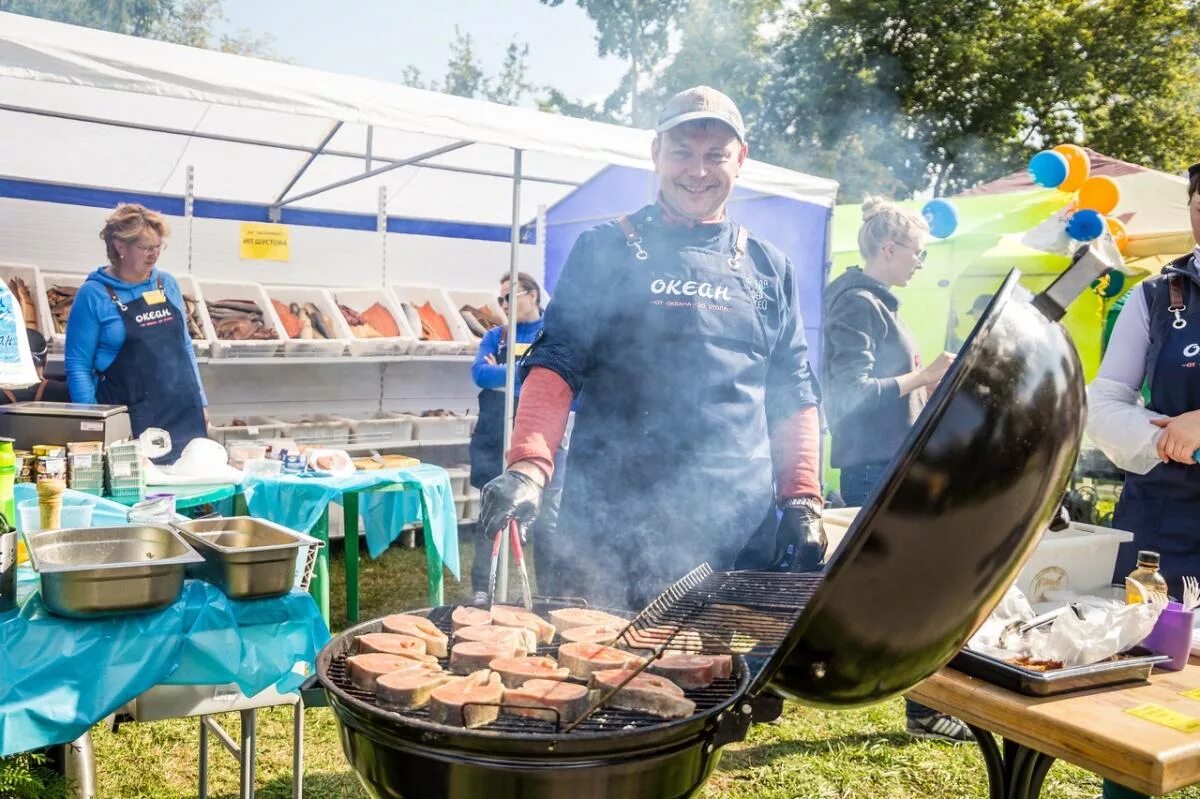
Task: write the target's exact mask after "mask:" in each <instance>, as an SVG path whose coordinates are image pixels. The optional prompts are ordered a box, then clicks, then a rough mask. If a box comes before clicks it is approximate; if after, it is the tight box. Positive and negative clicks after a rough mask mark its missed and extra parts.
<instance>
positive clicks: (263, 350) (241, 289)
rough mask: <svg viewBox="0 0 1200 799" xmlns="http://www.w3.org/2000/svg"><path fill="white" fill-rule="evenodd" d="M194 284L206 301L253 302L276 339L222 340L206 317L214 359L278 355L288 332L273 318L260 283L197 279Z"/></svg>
mask: <svg viewBox="0 0 1200 799" xmlns="http://www.w3.org/2000/svg"><path fill="white" fill-rule="evenodd" d="M196 285H197V286H199V288H200V292H201V293H202V294H203V295H204V299H205V301H206V302H219V301H221V300H249V301H251V302H253V303H255V304H256V305H258V307H259V308H260V309H261V310H262V313H263V321H264V322H265V323H266V324H267V326H268V327H273V328H274V329H275V335H276V338H274V339H251V340H249V341H234V340H231V339H223V338H220V337H219V336H218V335H217V332H216V323H215V322H213V321H212V314H209V324H210V325H212V330H213V342H212V354H213V357H214V358H265V357H270V356H272V355H275V354H276V353H277V352H279V349H280V348H281V347H282V346H283V345H284V342H285V341H287V332H286V331H285V330H284V329H283V324H282V323H281V322H280V321H279V317H278V316H276V315H275V308H274V307H273V306H272V305H271V299H270V297H268V296H267V292H266V291H264V290H263V287H262V286H260V285H259V284H257V283H238V282H235V281H227V280H197V281H196Z"/></svg>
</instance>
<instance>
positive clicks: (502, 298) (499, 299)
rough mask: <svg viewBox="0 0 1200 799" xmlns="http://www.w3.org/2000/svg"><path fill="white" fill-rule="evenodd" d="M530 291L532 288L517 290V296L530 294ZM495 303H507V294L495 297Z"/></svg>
mask: <svg viewBox="0 0 1200 799" xmlns="http://www.w3.org/2000/svg"><path fill="white" fill-rule="evenodd" d="M530 293H532V290H531V289H526V290H525V291H518V292H517V296H518V297H524V296H525V295H526V294H530ZM496 304H497V305H508V295H507V294H501V295H500V296H499V297H497V298H496Z"/></svg>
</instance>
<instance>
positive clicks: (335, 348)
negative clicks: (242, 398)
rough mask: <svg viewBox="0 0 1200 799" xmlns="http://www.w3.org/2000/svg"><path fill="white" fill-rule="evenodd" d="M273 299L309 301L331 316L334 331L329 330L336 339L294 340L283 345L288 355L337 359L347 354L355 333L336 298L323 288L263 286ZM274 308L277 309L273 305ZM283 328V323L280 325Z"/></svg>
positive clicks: (288, 301) (293, 301)
mask: <svg viewBox="0 0 1200 799" xmlns="http://www.w3.org/2000/svg"><path fill="white" fill-rule="evenodd" d="M263 288H264V289H265V290H266V292H267V296H269V297H270V298H271V299H272V300H278V301H279V302H281V303H283V304H284V305H291V304H292V303H297V304H299V305H304V303H306V302H310V303H312V304H313V305H315V306H316V307H317V310H318V311H320V312H321V313H322V314H324V315H325V316H327V317H329V320H330V322H331V323H332V325H333V328H332V329H331V330H330V331H329V332H331V333H332V334H333V338H328V339H324V338H291V337H289V338H288V339H287V340H286V341H285V342H284V344H283V351H284V352H285V353H287V354H289V355H306V356H325V357H331V358H332V357H337V356H339V355H341V354H342V353H344V352H345V351H346V347H348V346H349V344H350V341H351V339H353V338H354V334H353V333H351V332H350V326H349V325H347V324H346V318H345V317H344V316H342V312H341V311H340V310H339V309H338V307H337V303H335V302H334V301H333V295H332V294H330V293H329V292H328V291H326V290H325V289H323V288H318V287H316V286H263ZM272 307H274V306H272ZM281 326H282V323H281Z"/></svg>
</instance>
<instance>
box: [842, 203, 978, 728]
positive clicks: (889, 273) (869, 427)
mask: <svg viewBox="0 0 1200 799" xmlns="http://www.w3.org/2000/svg"><path fill="white" fill-rule="evenodd" d="M862 215H863V222H862V227H861V228H859V231H858V250H859V253H861V255H862V257H863V266H862V268H861V269H860V268H858V267H856V266H852V267H850V268H849V269H847V270H846V272H845V274H843V275H841V276H840V277H838V278H837V279H836V280H834V281H833V282H832V283H830V284H829V286H828V287H826V289H825V327H824V331H823V340H824V345H825V347H824V350H823V353H822V369H821V371H822V376H821V386H822V388H823V390H824V391H823V393H824V395H825V413H826V415H827V417H828V421H829V427H830V432H831V433H832V435H833V446H832V453H831V455H832V457H831V463H832V465H833V466H834V467H835V468H838V469H841V494H842V499H843V500H844V501H845V502H846V504H847V505H849V506H852V507H859V506H862V505H865V504H867V501H868V500H869V499H870V497H871V494H872V493H873V492H874V490H875V488H876V486H877V485H878V484H879V482H880V480H882V479H883V477H884V476H885V475H886V474H887V467H888V463H889V461H891V459H892V456H894V455H895V454H896V452H897V451H898V450H899V449H900V445H901V444H902V443H903V441H904V438H905V436H907V435H908V429H909V428H910V427H912V425H913V423H914V422H916V420H917V416H918V415H919V414H920V413H921V409H922V408H923V407H924V406H925V401H926V398H927V396H928V390H929V388H930V387H931V386H935V385H937V382H938V381H939V380H941V379H942V375H944V374H945V373H946V370H947V369H948V368H949V367H950V364H951V363H952V362H953V360H954V356H953V355H951V354H950V353H947V352H943V353H942V354H941V355H939V356H938V357H937V359H936V360H935V361H934V362H933V363H932V364H930V365H929V366H925V367H922V366H921V356H920V355H919V353H918V351H917V343H916V340H915V339H914V338H913V336H912V334H911V333H910V332H909V330H908V328H907V326H905V324H904V322H902V321H901V320H900V314H899V310H900V300H898V299H897V298H896V295H895V294H893V293H892V291H891V290H892V288H893V287H896V286H906V285H908V281H910V280H911V279H912V276H913V275H914V274H915V273H916V271H917V270H918V269H920V268H921V264H922V263H923V262H924V261H925V243H926V241H928V238H929V226H928V224H926V222H925V220H924V219H923V218H922V217H921V216H920V215H919V214H915V213H913V212H911V211H907V210H905V209H903V208H900V207H899V206H897V205H895V204H894V203H891V202H888V201H887V200H884V199H882V198H879V197H867V198H866V200H865V201H864V202H863V205H862ZM906 701H907V700H906ZM907 715H908V725H907V729H908V732H909V734H910V735H913V736H916V737H921V738H930V739H934V740H942V741H949V742H953V743H958V742H962V741H969V740H972V737H971V732H970V730H968V729H967V727H966V725H965V724H963V723H962V722H961V721H959V720H958V719H955V718H951V717H949V716H945V715H943V714H940V713H935V712H934V711H933V710H932V709H931V708H927V707H924V706H922V705H918V704H916V703H915V702H911V701H908V702H907Z"/></svg>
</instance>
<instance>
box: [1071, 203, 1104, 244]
mask: <svg viewBox="0 0 1200 799" xmlns="http://www.w3.org/2000/svg"><path fill="white" fill-rule="evenodd" d="M1103 232H1104V217H1102V216H1100V214H1098V213H1096V212H1095V211H1093V210H1092V209H1090V208H1084V209H1082V210H1079V211H1076V212H1075V213H1074V214H1072V215H1071V218H1070V219H1069V220H1067V235H1068V236H1070V237H1071V238H1073V239H1075V241H1091V240H1092V239H1094V238H1096V237H1097V236H1099V235H1100V234H1101V233H1103Z"/></svg>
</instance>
